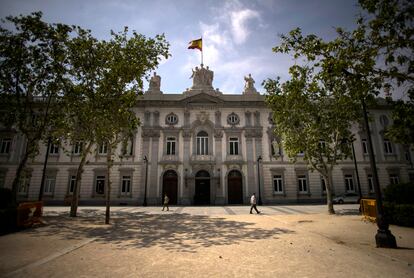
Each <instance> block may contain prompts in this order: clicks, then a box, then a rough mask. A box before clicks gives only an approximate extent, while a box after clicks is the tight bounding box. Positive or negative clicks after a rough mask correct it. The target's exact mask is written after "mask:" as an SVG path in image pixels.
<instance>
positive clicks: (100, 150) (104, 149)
mask: <svg viewBox="0 0 414 278" xmlns="http://www.w3.org/2000/svg"><path fill="white" fill-rule="evenodd" d="M107 153H108V144H107V143H106V142H104V143H102V144H100V145H99V148H98V154H102V155H104V154H107Z"/></svg>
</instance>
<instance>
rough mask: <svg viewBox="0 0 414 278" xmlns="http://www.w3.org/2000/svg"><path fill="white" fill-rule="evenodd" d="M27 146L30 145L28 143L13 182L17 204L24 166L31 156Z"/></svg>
mask: <svg viewBox="0 0 414 278" xmlns="http://www.w3.org/2000/svg"><path fill="white" fill-rule="evenodd" d="M27 147H28V146H27V143H26V150H25V152H24V155H23V159H22V160H21V161H20V163H19V167H17V170H16V175H15V177H14V180H13V184H12V192H13V198H14V203H15V204H17V192H18V190H19V182H20V175H21V173H22V171H23V169H24V167H25V166H26V162H27V159H28V158H29V151H28V148H27Z"/></svg>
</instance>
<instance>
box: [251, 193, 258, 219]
mask: <svg viewBox="0 0 414 278" xmlns="http://www.w3.org/2000/svg"><path fill="white" fill-rule="evenodd" d="M250 205H251V207H250V214H252V210H253V209H254V210H255V211H256V213H257V214H259V213H260V211H258V210H257V208H256V193H253V195H252V197H251V198H250Z"/></svg>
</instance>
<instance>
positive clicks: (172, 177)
mask: <svg viewBox="0 0 414 278" xmlns="http://www.w3.org/2000/svg"><path fill="white" fill-rule="evenodd" d="M177 191H178V177H177V173H176V172H175V171H173V170H168V171H166V172H165V173H164V176H163V182H162V203H164V196H165V194H167V196H168V198H170V202H169V204H170V205H176V204H177V195H178V194H177Z"/></svg>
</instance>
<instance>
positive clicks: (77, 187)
mask: <svg viewBox="0 0 414 278" xmlns="http://www.w3.org/2000/svg"><path fill="white" fill-rule="evenodd" d="M91 147H92V142H90V143H89V145H88V147H87V148H86V150H85V152H84V153H83V155H82V159H81V162H80V163H79V166H78V170H77V172H76V180H75V188H73V193H72V203H71V205H70V217H76V215H77V212H78V203H79V193H80V181H81V179H82V172H83V166H84V165H85V162H86V157H87V156H88V154H89V151H90V149H91Z"/></svg>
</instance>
